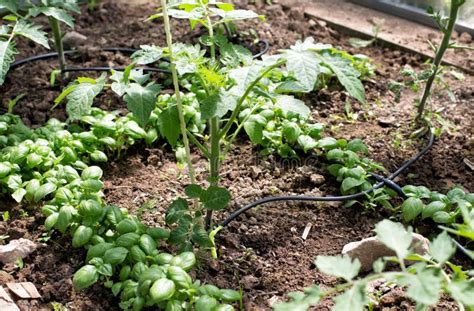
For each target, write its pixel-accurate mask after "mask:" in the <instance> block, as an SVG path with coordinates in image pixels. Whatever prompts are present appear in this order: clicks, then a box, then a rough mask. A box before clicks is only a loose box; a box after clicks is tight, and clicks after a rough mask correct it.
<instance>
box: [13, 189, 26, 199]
mask: <svg viewBox="0 0 474 311" xmlns="http://www.w3.org/2000/svg"><path fill="white" fill-rule="evenodd" d="M25 194H26V190H25V189H23V188H18V189H17V190H16V191H15V192H13V193H12V198H13V199H14V200H15V201H16V202H18V203H20V202H21V201H22V200H23V197H24V196H25Z"/></svg>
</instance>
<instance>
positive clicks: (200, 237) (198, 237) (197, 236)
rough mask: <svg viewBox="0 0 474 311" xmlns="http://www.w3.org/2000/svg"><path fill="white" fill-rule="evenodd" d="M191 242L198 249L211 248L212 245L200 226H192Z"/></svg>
mask: <svg viewBox="0 0 474 311" xmlns="http://www.w3.org/2000/svg"><path fill="white" fill-rule="evenodd" d="M191 240H192V241H193V242H194V243H196V244H197V245H199V246H200V247H212V246H213V244H212V242H211V240H210V239H209V234H207V232H206V230H204V227H203V226H202V225H198V224H196V225H194V226H193V230H192V233H191Z"/></svg>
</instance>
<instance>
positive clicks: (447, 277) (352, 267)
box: [274, 220, 474, 311]
mask: <svg viewBox="0 0 474 311" xmlns="http://www.w3.org/2000/svg"><path fill="white" fill-rule="evenodd" d="M375 232H376V233H377V239H378V240H379V241H380V242H382V243H383V244H384V245H385V246H387V247H388V248H390V249H391V250H393V251H394V252H395V254H396V256H394V257H387V258H380V259H379V260H377V261H376V262H375V263H374V265H373V273H371V274H368V275H367V276H364V277H361V278H357V275H358V274H359V270H360V267H361V264H360V262H359V260H358V259H355V260H352V259H351V258H350V257H348V256H347V255H345V256H318V257H317V259H316V261H315V265H316V267H317V268H318V270H319V271H321V272H322V273H325V274H328V275H332V276H335V277H337V278H340V279H341V280H343V281H342V282H341V283H340V284H338V285H336V286H334V287H332V288H330V289H326V290H323V289H321V288H320V287H319V286H316V285H314V286H312V287H309V288H307V289H305V290H304V292H294V293H290V294H288V296H289V297H290V298H291V301H289V302H286V303H280V304H277V305H276V306H274V310H277V311H285V310H292V311H293V310H307V309H309V307H310V306H314V305H317V303H318V302H319V301H321V299H323V298H325V297H328V296H333V295H337V296H336V297H335V298H334V302H335V305H334V307H333V308H332V310H365V307H366V306H370V305H371V304H373V302H371V299H370V298H371V295H373V294H372V293H370V292H367V285H368V284H369V282H371V281H374V280H384V282H386V283H390V284H396V285H398V286H401V287H404V288H406V295H407V297H409V298H410V299H412V300H413V301H415V302H416V308H417V310H427V309H428V308H429V307H430V306H434V305H436V303H437V302H438V301H439V299H440V295H441V294H445V295H448V296H450V297H451V298H452V299H453V300H454V301H456V303H457V305H458V307H459V309H460V310H466V309H467V310H471V309H472V308H473V307H474V299H473V296H472V295H471V293H472V291H473V290H474V279H473V277H472V274H471V273H470V272H466V271H463V270H462V268H461V267H459V266H456V265H454V264H453V263H451V262H449V259H450V258H451V257H452V256H453V254H454V253H455V251H456V245H455V244H454V242H453V241H452V239H451V238H450V237H449V236H448V234H447V233H446V232H443V233H441V234H440V235H438V236H437V237H436V238H435V239H434V240H433V241H432V242H431V243H430V247H429V252H428V253H427V254H425V255H422V256H421V255H418V254H416V253H415V252H414V250H413V247H414V246H413V245H412V239H413V237H412V234H411V232H412V229H411V228H408V229H405V228H404V227H403V226H402V225H401V224H398V223H394V222H392V221H390V220H383V221H382V222H380V223H378V224H377V225H376V227H375ZM405 260H410V261H416V262H417V263H416V264H414V265H412V266H411V267H406V265H405ZM389 262H390V263H394V262H395V263H397V264H398V265H399V268H400V270H399V271H393V270H392V269H391V271H384V270H385V267H386V265H387V263H389ZM446 270H449V271H450V272H451V274H448V273H446Z"/></svg>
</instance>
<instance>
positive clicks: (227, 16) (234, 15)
mask: <svg viewBox="0 0 474 311" xmlns="http://www.w3.org/2000/svg"><path fill="white" fill-rule="evenodd" d="M215 12H216V13H217V14H218V15H219V16H220V17H222V19H223V20H224V21H226V22H229V21H236V20H243V19H252V18H262V16H261V15H258V14H257V13H255V12H253V11H251V10H232V11H225V10H215Z"/></svg>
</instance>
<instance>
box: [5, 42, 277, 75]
mask: <svg viewBox="0 0 474 311" xmlns="http://www.w3.org/2000/svg"><path fill="white" fill-rule="evenodd" d="M257 44H258V45H263V49H262V50H261V51H260V52H258V53H257V54H255V55H254V56H253V58H254V59H258V58H260V57H262V56H263V55H265V54H266V53H267V52H268V50H269V49H270V43H269V42H268V41H267V40H261V41H259V42H258V43H257ZM101 50H102V51H104V52H121V53H128V54H132V53H134V52H136V51H138V50H137V49H132V48H120V47H109V48H101ZM77 52H79V51H78V50H66V51H64V55H66V56H69V55H72V54H75V53H77ZM56 57H58V53H57V52H52V53H46V54H40V55H36V56H32V57H27V58H25V59H21V60H19V61H16V62H14V63H13V64H11V66H10V69H15V68H17V67H19V66H22V65H25V64H28V63H31V62H36V61H42V60H48V59H52V58H56ZM163 61H165V62H169V59H166V58H164V59H163ZM137 69H142V70H143V71H144V72H160V73H166V74H170V73H171V71H169V70H166V69H160V68H153V67H137ZM111 70H125V67H107V66H106V67H77V68H65V69H64V70H63V72H87V71H95V72H104V71H111Z"/></svg>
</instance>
